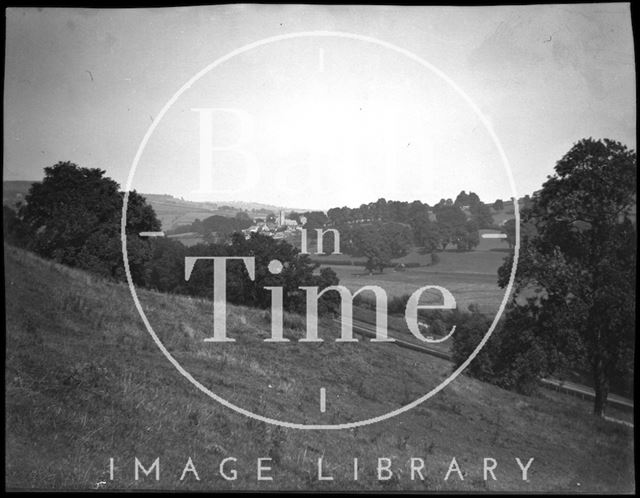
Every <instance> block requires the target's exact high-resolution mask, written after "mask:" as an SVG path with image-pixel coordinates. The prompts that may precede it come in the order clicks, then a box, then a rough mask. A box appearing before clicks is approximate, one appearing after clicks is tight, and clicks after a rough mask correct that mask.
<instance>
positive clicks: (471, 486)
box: [4, 245, 635, 492]
mask: <svg viewBox="0 0 640 498" xmlns="http://www.w3.org/2000/svg"><path fill="white" fill-rule="evenodd" d="M4 250H5V259H4V263H5V289H6V312H7V321H6V328H7V330H6V343H7V346H6V371H5V374H6V391H5V401H6V421H5V424H6V443H5V444H6V446H5V450H6V464H5V474H6V486H7V487H8V488H41V489H51V488H61V487H63V488H73V489H91V488H96V487H100V488H102V489H125V488H126V489H194V490H212V489H216V490H220V489H317V490H319V489H325V490H338V489H352V490H356V491H357V490H365V489H378V490H397V489H406V490H416V491H425V490H466V491H470V490H473V491H485V490H492V491H507V490H513V491H551V490H555V491H588V492H596V491H609V492H610V491H620V492H631V491H633V490H634V488H635V486H634V483H633V446H632V438H633V434H632V429H630V428H627V427H625V426H621V425H618V424H613V423H610V422H605V421H601V420H597V419H594V418H592V417H591V416H590V415H589V405H588V404H587V403H585V402H582V401H579V400H576V399H574V398H564V397H561V396H560V395H557V394H555V393H543V394H541V395H540V396H539V397H535V398H528V397H522V396H519V395H516V394H514V393H510V392H507V391H504V390H501V389H498V388H495V387H493V386H489V385H486V384H483V383H480V382H477V381H475V380H472V379H468V378H465V377H464V376H461V377H459V378H458V379H457V380H456V381H455V382H453V383H452V384H451V385H450V386H448V387H447V388H446V389H445V390H444V391H443V392H441V393H440V394H438V395H437V396H435V397H434V398H432V399H431V400H429V401H427V402H426V403H424V404H422V405H420V406H419V407H417V408H415V409H413V410H411V411H409V412H408V413H405V414H403V415H400V416H398V417H395V418H392V419H391V420H388V421H385V422H381V423H377V424H373V425H370V426H366V427H361V428H358V429H353V430H342V431H328V432H327V431H301V430H292V429H283V428H278V427H274V426H270V425H266V424H264V423H261V422H257V421H255V420H253V419H250V418H247V417H245V416H242V415H239V414H237V413H235V412H233V411H231V410H229V409H227V408H224V407H222V406H221V405H219V404H217V403H215V402H214V401H212V400H210V399H208V398H206V397H205V396H204V395H202V394H201V393H200V392H198V391H197V390H196V389H195V387H193V386H192V385H191V384H190V383H189V382H187V381H186V380H185V379H184V378H183V377H182V376H181V375H180V374H179V373H178V372H177V371H176V370H175V369H174V368H173V367H172V366H171V365H170V364H169V362H168V361H167V360H166V359H165V358H164V356H162V354H161V353H160V351H159V350H158V349H157V347H156V346H155V344H154V343H153V342H152V340H151V338H150V336H149V335H148V333H147V332H146V331H145V330H144V326H143V324H142V322H141V320H140V318H139V316H138V314H137V313H136V310H135V308H134V305H133V301H132V299H131V297H130V294H129V291H128V289H127V287H126V286H124V285H122V284H115V283H110V282H105V281H101V280H99V279H97V278H94V277H92V276H89V275H87V274H85V273H82V272H80V271H76V270H72V269H69V268H66V267H63V266H61V265H57V264H55V263H51V262H47V261H43V260H41V259H39V258H37V257H35V256H34V255H32V254H30V253H26V252H23V251H20V250H18V249H15V248H12V247H9V246H6V245H5V247H4ZM139 295H140V300H141V302H142V305H143V307H144V308H145V310H147V312H148V315H149V318H150V320H151V321H152V323H153V325H154V327H155V328H156V331H157V332H158V334H159V336H160V337H161V338H162V339H163V342H164V343H165V344H166V345H167V347H168V349H169V351H171V352H172V354H173V355H174V356H175V357H176V358H177V359H178V360H179V361H180V362H181V363H182V364H183V365H184V366H185V368H186V369H187V370H189V371H190V372H191V373H192V374H193V375H194V377H196V378H197V379H199V380H200V381H201V382H202V383H203V384H205V385H207V386H208V387H210V388H211V389H212V390H213V391H214V392H216V393H218V394H220V395H222V396H223V397H225V398H226V399H229V400H230V401H232V402H235V403H237V404H239V405H240V406H242V407H245V408H248V409H251V410H255V411H257V412H259V413H261V414H266V415H270V416H278V417H280V418H283V419H286V420H290V421H294V422H302V423H340V422H344V421H350V420H359V419H362V418H368V417H371V416H374V415H379V414H382V413H385V412H387V411H389V410H392V409H396V408H398V407H400V406H402V405H403V404H405V403H407V402H408V401H411V400H413V399H415V398H416V397H418V396H420V395H421V394H423V393H425V392H426V391H428V390H429V389H430V388H431V387H433V386H434V385H435V384H437V383H438V382H439V381H440V379H442V378H444V377H445V376H446V375H447V373H448V372H449V368H450V366H449V364H448V363H446V362H444V361H442V360H439V359H436V358H433V357H425V356H423V355H421V354H420V353H417V352H413V351H407V350H403V349H400V348H397V347H395V346H393V345H389V344H377V345H376V344H371V343H369V342H359V343H355V344H336V343H335V342H333V341H329V340H326V341H325V342H323V343H319V344H304V343H303V344H300V343H298V342H296V341H292V342H290V343H286V344H268V343H264V342H262V339H263V338H264V337H266V336H267V331H268V329H269V321H268V318H269V317H268V314H266V313H265V312H262V311H258V310H252V309H246V308H242V307H233V306H230V307H229V318H228V324H227V326H228V330H229V335H230V336H232V337H235V338H237V342H236V343H230V344H224V345H219V344H218V345H215V346H214V345H213V344H212V343H204V342H203V341H202V338H203V337H204V335H205V333H206V334H207V335H208V334H210V331H209V330H210V327H211V325H210V324H211V303H210V302H207V301H204V300H193V299H188V298H183V297H177V296H169V295H162V294H158V293H154V292H143V291H141V292H139ZM285 324H286V327H287V329H286V331H285V336H287V337H290V338H292V339H295V338H296V337H300V336H301V335H302V329H303V323H302V320H301V319H300V318H299V317H295V316H291V315H287V316H286V317H285ZM327 327H329V326H328V325H327ZM321 330H322V332H321V333H322V334H323V337H325V338H327V339H328V338H329V336H331V335H335V334H336V331H335V330H326V328H325V327H323V328H321ZM320 387H324V388H326V392H327V410H326V413H320V410H319V401H318V392H319V389H320ZM231 456H232V457H235V458H237V463H236V464H235V467H236V469H237V471H238V478H237V480H235V481H226V480H224V479H222V477H221V476H220V474H219V473H218V465H219V463H220V461H221V460H222V459H223V458H225V457H231ZM321 456H323V457H324V462H325V465H324V467H325V473H329V474H331V475H333V476H334V479H335V480H334V481H322V482H320V481H318V480H317V459H318V457H321ZM110 457H113V458H114V459H115V479H114V480H113V481H110V480H109V479H108V464H109V458H110ZM134 457H138V458H140V459H141V461H142V462H143V463H144V464H145V466H147V467H148V466H149V465H150V464H151V462H152V461H153V460H154V459H155V458H156V457H159V458H160V468H161V476H160V481H159V482H156V481H155V480H153V478H152V477H151V476H149V477H141V479H140V480H139V481H137V482H136V481H135V480H134V475H133V468H134ZM189 457H191V458H192V459H193V463H194V464H195V466H196V468H197V471H198V473H199V477H200V479H201V480H200V481H196V480H195V478H194V477H193V475H192V474H189V475H187V477H186V478H185V480H184V481H180V475H181V473H182V471H183V469H184V466H185V464H186V462H187V460H188V458H189ZM263 457H270V458H272V462H271V466H272V471H271V475H273V476H274V480H273V481H260V482H259V481H257V479H256V459H257V458H263ZM354 457H357V458H358V459H359V462H360V473H359V479H358V480H357V481H354V480H353V478H352V472H353V471H352V467H351V466H352V462H353V458H354ZM381 457H387V458H390V459H391V460H392V462H393V465H392V469H393V471H394V477H393V478H392V479H391V480H389V481H378V480H377V478H376V475H375V464H376V461H377V458H381ZM412 457H414V458H423V459H425V461H426V472H425V473H424V474H425V480H424V481H421V480H418V479H416V480H414V481H412V480H411V478H410V470H409V459H410V458H412ZM453 457H456V459H457V462H458V463H459V465H460V467H461V469H462V472H463V473H464V480H462V481H461V480H459V478H458V477H457V474H455V473H454V474H453V475H452V477H451V478H450V479H449V480H448V481H444V476H445V474H446V471H447V468H448V466H449V464H450V462H451V459H452V458H453ZM484 457H492V458H495V459H496V460H497V462H498V467H497V469H496V477H497V478H498V480H497V481H492V480H489V481H487V482H485V481H484V480H483V475H482V458H484ZM514 457H520V458H521V459H522V460H523V461H525V462H526V461H527V460H528V459H529V458H531V457H534V458H535V461H534V462H533V464H532V466H531V469H530V472H529V480H528V482H523V481H522V480H521V474H520V470H519V468H518V467H517V465H516V463H515V461H514ZM101 482H104V484H100V483H101Z"/></svg>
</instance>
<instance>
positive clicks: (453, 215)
mask: <svg viewBox="0 0 640 498" xmlns="http://www.w3.org/2000/svg"><path fill="white" fill-rule="evenodd" d="M434 210H435V213H436V219H437V222H438V227H439V229H440V234H441V237H442V238H441V245H442V250H443V251H444V250H445V249H446V248H447V245H448V244H449V243H450V242H451V243H454V244H457V241H460V240H462V239H464V237H466V234H467V226H466V225H467V217H466V216H465V214H464V212H463V211H462V209H460V208H459V207H457V206H453V205H448V204H440V205H438V206H436V207H435V208H434ZM459 248H460V247H459Z"/></svg>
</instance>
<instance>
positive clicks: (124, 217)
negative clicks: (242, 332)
mask: <svg viewBox="0 0 640 498" xmlns="http://www.w3.org/2000/svg"><path fill="white" fill-rule="evenodd" d="M313 37H334V38H346V39H352V40H359V41H363V42H367V43H371V44H374V45H378V46H381V47H384V48H387V49H389V50H392V51H395V52H397V53H399V54H401V55H404V56H405V57H407V58H409V59H411V60H413V61H414V62H416V63H418V64H419V65H421V66H423V67H425V68H427V69H429V70H431V71H432V72H433V73H435V74H436V75H437V76H439V77H440V78H442V79H443V80H444V81H445V82H446V83H448V84H449V86H451V87H452V88H453V89H454V90H455V92H456V93H457V94H458V95H459V96H460V97H462V98H463V99H464V101H465V102H466V103H467V104H468V105H469V106H470V107H471V109H472V110H473V112H474V113H475V114H476V116H477V117H478V119H479V120H480V121H481V122H482V124H483V125H484V126H485V128H486V130H487V132H488V133H489V135H490V136H491V139H492V140H493V142H494V145H495V146H496V148H497V149H498V152H499V154H500V158H501V159H502V163H503V166H504V167H505V172H506V175H507V178H508V180H509V186H510V187H511V191H512V193H513V211H514V216H515V221H516V236H515V244H514V253H513V264H512V266H511V274H510V276H509V282H508V284H507V289H506V291H505V293H504V296H503V298H502V301H501V303H500V307H499V309H498V313H497V314H496V316H495V318H494V319H493V322H492V323H491V326H490V327H489V330H488V331H487V333H486V334H485V335H484V337H483V338H482V340H481V341H480V343H479V344H478V346H477V347H476V348H475V349H474V350H473V352H472V353H471V354H470V355H469V357H468V358H467V359H466V360H465V361H464V362H463V363H462V365H460V366H459V367H458V368H457V369H456V370H455V371H453V372H452V373H451V375H450V376H449V377H447V378H446V379H445V380H444V381H442V382H441V383H440V384H439V385H438V386H436V387H435V388H433V389H432V390H431V391H429V392H428V393H426V394H425V395H423V396H421V397H420V398H418V399H416V400H414V401H412V402H411V403H408V404H406V405H404V406H402V407H400V408H398V409H396V410H393V411H390V412H388V413H385V414H383V415H379V416H377V417H372V418H369V419H365V420H359V421H356V422H347V423H344V424H300V423H294V422H286V421H283V420H278V419H273V418H269V417H265V416H263V415H259V414H257V413H253V412H251V411H249V410H246V409H244V408H241V407H239V406H237V405H234V404H233V403H231V402H229V401H227V400H225V399H224V398H222V397H220V396H218V395H217V394H215V393H214V392H212V391H211V390H209V389H208V388H207V387H205V386H204V385H202V384H201V383H200V382H199V381H198V380H196V379H195V378H194V377H193V376H192V375H191V374H190V373H189V372H187V371H186V370H185V369H184V367H183V366H182V365H180V363H179V362H178V361H177V360H176V359H175V358H174V357H173V356H172V355H171V353H170V352H169V351H168V350H167V348H166V347H165V346H164V344H162V341H160V339H159V338H158V336H157V334H156V333H155V331H154V330H153V327H152V326H151V323H149V319H148V318H147V316H146V314H145V312H144V310H143V309H142V305H141V304H140V300H139V299H138V294H137V292H136V289H135V286H134V284H133V280H132V278H131V270H130V269H129V254H128V252H127V235H126V226H127V206H128V202H129V192H130V190H131V184H132V183H133V177H134V175H135V171H136V168H137V167H138V163H139V162H140V158H141V157H142V154H143V152H144V149H145V147H146V145H147V142H148V141H149V139H150V138H151V135H152V134H153V132H154V131H155V129H156V127H157V126H158V124H159V123H160V121H161V120H162V118H163V117H164V115H165V114H166V113H167V111H168V110H169V108H170V107H171V106H172V105H173V104H174V103H175V102H176V101H177V100H178V98H180V96H181V95H182V94H183V93H184V92H185V91H187V90H188V89H189V88H191V86H192V85H193V84H194V83H195V82H197V81H198V80H199V79H200V78H201V77H202V76H204V75H205V74H207V73H208V72H209V71H211V70H212V69H214V68H216V67H217V66H219V65H221V64H223V63H224V62H226V61H228V60H229V59H231V58H233V57H235V56H236V55H239V54H242V53H244V52H248V51H250V50H253V49H254V48H257V47H261V46H263V45H269V44H271V43H275V42H279V41H282V40H291V39H295V38H313ZM120 230H121V241H122V256H123V261H124V268H125V274H126V276H127V282H128V284H129V290H130V291H131V296H132V297H133V301H134V303H135V305H136V309H137V310H138V313H139V314H140V317H141V318H142V321H143V322H144V324H145V327H146V328H147V331H148V332H149V334H150V335H151V337H152V338H153V340H154V342H155V343H156V345H157V346H158V348H160V351H162V353H163V354H164V356H165V357H166V358H167V359H168V360H169V362H171V364H172V365H173V366H174V367H175V368H176V369H177V370H178V372H180V374H182V375H183V376H184V377H185V378H186V379H187V380H188V381H189V382H191V383H192V384H193V385H194V386H195V387H197V388H198V389H199V390H200V391H202V392H203V393H204V394H206V395H207V396H209V397H210V398H212V399H214V400H215V401H217V402H218V403H220V404H222V405H223V406H226V407H227V408H230V409H232V410H234V411H235V412H237V413H240V414H242V415H245V416H247V417H250V418H253V419H255V420H259V421H261V422H266V423H268V424H272V425H277V426H280V427H287V428H289V429H306V430H340V429H353V428H355V427H363V426H366V425H369V424H373V423H376V422H382V421H383V420H388V419H390V418H392V417H395V416H397V415H400V414H402V413H404V412H407V411H409V410H411V409H412V408H415V407H416V406H418V405H420V404H422V403H423V402H425V401H426V400H428V399H429V398H431V397H433V396H434V395H436V394H437V393H438V392H440V391H441V390H443V389H444V388H445V387H447V386H448V385H449V384H450V383H451V382H453V381H454V380H455V378H456V377H458V375H460V373H462V371H463V370H464V369H465V368H467V366H468V365H469V364H470V363H471V361H473V359H474V358H475V357H476V355H477V354H478V353H479V352H480V350H481V349H482V348H483V347H484V345H485V344H486V343H487V341H488V340H489V338H490V337H491V334H492V333H493V331H494V330H495V328H496V326H497V324H498V321H499V320H500V317H501V316H502V313H503V312H504V309H505V307H506V305H507V302H508V299H509V296H510V294H511V291H512V289H513V283H514V280H515V276H516V269H517V266H518V255H519V251H520V210H519V208H518V195H517V193H516V188H515V182H514V180H513V174H512V172H511V166H510V165H509V161H508V159H507V156H506V154H505V152H504V149H503V148H502V145H501V143H500V140H498V137H497V136H496V134H495V131H494V130H493V126H492V125H491V122H490V121H489V120H488V119H487V118H486V117H485V116H484V115H483V114H482V112H481V111H480V109H479V108H478V106H476V105H475V103H474V102H473V101H472V100H471V98H470V97H469V96H468V95H467V94H466V93H465V92H464V90H462V88H460V87H459V86H458V85H457V84H456V83H455V82H454V81H453V80H452V79H451V78H449V77H448V76H447V75H446V74H445V73H443V72H442V71H441V70H440V69H438V68H437V67H435V66H434V65H432V64H431V63H429V62H427V61H426V60H424V59H423V58H421V57H420V56H418V55H416V54H414V53H413V52H411V51H409V50H407V49H404V48H401V47H398V46H397V45H394V44H392V43H389V42H385V41H382V40H379V39H377V38H373V37H371V36H364V35H358V34H355V33H348V32H343V31H302V32H296V33H288V34H283V35H276V36H271V37H268V38H263V39H261V40H258V41H255V42H253V43H249V44H247V45H244V46H242V47H240V48H238V49H236V50H233V51H232V52H229V53H228V54H227V55H225V56H223V57H220V58H219V59H217V60H215V61H214V62H212V63H211V64H209V65H208V66H206V67H205V68H204V69H202V70H201V71H200V72H198V73H197V74H196V75H194V76H193V77H192V78H191V79H189V80H188V81H187V82H186V83H185V84H184V85H183V86H182V87H181V88H180V89H179V90H178V91H177V92H176V93H175V94H174V95H173V96H172V97H171V98H170V99H169V100H168V102H167V103H166V104H165V105H164V107H163V108H162V109H161V111H160V113H159V114H158V116H157V117H156V119H155V120H154V121H153V123H152V124H151V126H149V128H148V130H147V132H146V133H145V135H144V137H143V139H142V142H141V143H140V146H139V147H138V150H137V152H136V155H135V157H134V159H133V162H132V164H131V169H130V170H129V177H128V178H127V185H126V188H125V194H124V199H123V203H122V219H121V225H120Z"/></svg>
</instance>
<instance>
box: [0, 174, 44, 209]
mask: <svg viewBox="0 0 640 498" xmlns="http://www.w3.org/2000/svg"><path fill="white" fill-rule="evenodd" d="M32 183H39V181H36V180H34V181H28V180H9V181H3V182H2V204H4V205H7V206H14V205H15V204H16V202H19V201H22V200H24V197H25V195H27V193H28V192H29V189H30V188H31V184H32Z"/></svg>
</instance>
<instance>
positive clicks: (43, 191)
mask: <svg viewBox="0 0 640 498" xmlns="http://www.w3.org/2000/svg"><path fill="white" fill-rule="evenodd" d="M104 173H105V171H103V170H100V169H97V168H91V169H90V168H81V167H79V166H77V165H76V164H73V163H71V162H59V163H57V164H56V165H54V166H51V167H47V168H45V177H44V179H43V181H42V182H41V183H34V184H33V185H32V186H31V189H30V190H29V193H28V194H27V196H26V199H25V200H26V205H24V206H22V207H21V208H20V211H19V213H18V216H19V218H20V219H21V222H22V223H23V226H24V227H25V230H26V231H27V232H28V234H29V237H28V239H29V240H28V243H27V248H29V249H31V250H33V251H35V252H37V253H38V254H40V255H42V256H44V257H46V258H50V259H54V260H56V261H58V262H60V263H63V264H66V265H69V266H77V267H80V268H83V269H86V270H89V271H92V272H94V273H98V274H100V275H103V276H106V277H112V278H116V279H120V280H122V279H124V263H123V258H122V248H121V241H120V222H121V217H122V203H123V197H124V194H123V193H122V192H120V191H119V186H118V184H117V183H116V182H115V181H114V180H112V179H111V178H108V177H105V176H104ZM158 230H160V222H159V221H158V219H157V218H156V215H155V212H154V211H153V208H152V207H151V206H149V205H148V204H147V203H146V201H145V199H144V198H143V197H142V196H141V195H139V194H137V193H136V192H135V191H133V192H130V194H129V202H128V205H127V226H126V234H127V243H128V245H127V248H128V253H129V263H130V264H129V268H130V270H131V274H132V278H133V279H134V281H135V282H136V283H144V280H145V277H146V275H145V269H144V263H145V262H146V261H148V260H149V259H150V257H151V245H150V242H149V241H147V240H143V239H141V238H140V237H139V235H138V234H139V233H140V232H142V231H158Z"/></svg>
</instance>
